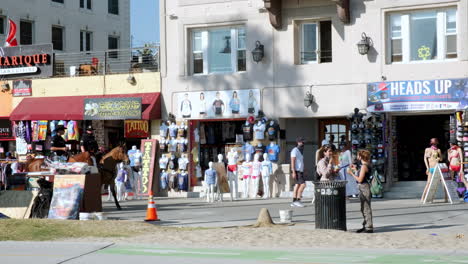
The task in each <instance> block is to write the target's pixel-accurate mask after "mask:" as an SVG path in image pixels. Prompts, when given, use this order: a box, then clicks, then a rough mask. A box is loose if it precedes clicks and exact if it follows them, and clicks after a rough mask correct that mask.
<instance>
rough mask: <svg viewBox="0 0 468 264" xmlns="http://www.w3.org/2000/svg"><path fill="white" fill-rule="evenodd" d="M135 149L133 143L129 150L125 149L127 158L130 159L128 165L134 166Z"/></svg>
mask: <svg viewBox="0 0 468 264" xmlns="http://www.w3.org/2000/svg"><path fill="white" fill-rule="evenodd" d="M136 151H137V146H135V145H133V146H132V148H131V149H130V150H128V151H127V155H128V158H129V159H130V166H131V167H134V166H135V153H136Z"/></svg>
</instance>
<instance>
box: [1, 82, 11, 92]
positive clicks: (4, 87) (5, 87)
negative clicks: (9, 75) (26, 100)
mask: <svg viewBox="0 0 468 264" xmlns="http://www.w3.org/2000/svg"><path fill="white" fill-rule="evenodd" d="M8 91H10V84H9V83H2V93H6V92H8Z"/></svg>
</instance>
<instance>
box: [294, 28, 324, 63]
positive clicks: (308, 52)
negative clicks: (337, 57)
mask: <svg viewBox="0 0 468 264" xmlns="http://www.w3.org/2000/svg"><path fill="white" fill-rule="evenodd" d="M299 36H300V54H299V57H300V64H309V63H324V62H332V35H331V21H317V22H304V23H301V24H300V34H299Z"/></svg>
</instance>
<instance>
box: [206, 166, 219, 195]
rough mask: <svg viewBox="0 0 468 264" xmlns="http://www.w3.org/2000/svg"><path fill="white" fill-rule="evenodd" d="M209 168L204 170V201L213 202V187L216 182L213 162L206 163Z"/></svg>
mask: <svg viewBox="0 0 468 264" xmlns="http://www.w3.org/2000/svg"><path fill="white" fill-rule="evenodd" d="M208 167H209V169H207V170H206V171H205V183H206V201H207V202H208V203H212V202H214V188H215V186H216V184H217V182H216V180H217V178H218V177H217V175H216V170H215V169H213V162H212V161H210V162H209V163H208Z"/></svg>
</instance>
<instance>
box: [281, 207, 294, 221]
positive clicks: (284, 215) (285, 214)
mask: <svg viewBox="0 0 468 264" xmlns="http://www.w3.org/2000/svg"><path fill="white" fill-rule="evenodd" d="M279 215H280V223H291V222H292V216H293V211H292V210H279Z"/></svg>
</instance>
